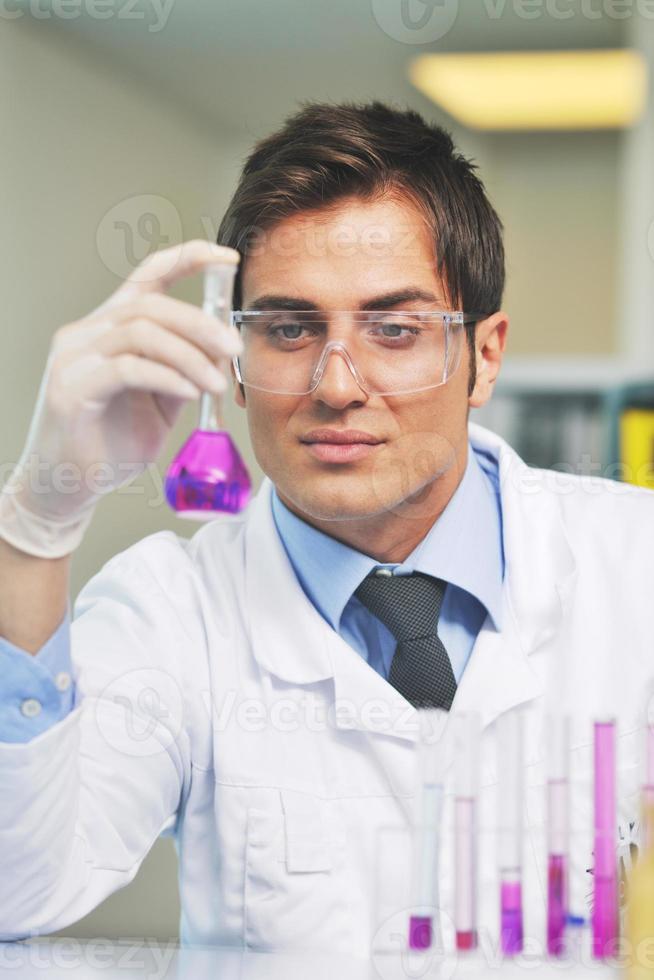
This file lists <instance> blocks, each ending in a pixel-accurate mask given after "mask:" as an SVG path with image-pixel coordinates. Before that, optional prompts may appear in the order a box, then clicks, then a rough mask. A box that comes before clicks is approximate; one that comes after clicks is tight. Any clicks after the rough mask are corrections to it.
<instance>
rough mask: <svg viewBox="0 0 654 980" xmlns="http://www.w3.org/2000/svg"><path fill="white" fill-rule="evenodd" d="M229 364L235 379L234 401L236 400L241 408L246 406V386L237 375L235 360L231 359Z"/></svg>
mask: <svg viewBox="0 0 654 980" xmlns="http://www.w3.org/2000/svg"><path fill="white" fill-rule="evenodd" d="M229 366H230V369H231V372H232V378H233V380H234V401H235V402H236V404H237V405H238V407H239V408H245V388H244V387H243V385H242V384H241V382H240V381H239V380H238V378H237V377H236V371H235V370H234V362H233V361H230V362H229Z"/></svg>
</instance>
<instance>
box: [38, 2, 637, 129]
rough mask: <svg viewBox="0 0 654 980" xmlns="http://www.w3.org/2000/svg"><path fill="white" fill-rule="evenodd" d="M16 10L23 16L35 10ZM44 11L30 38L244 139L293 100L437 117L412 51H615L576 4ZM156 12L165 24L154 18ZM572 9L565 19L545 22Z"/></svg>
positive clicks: (610, 34) (614, 36) (87, 5)
mask: <svg viewBox="0 0 654 980" xmlns="http://www.w3.org/2000/svg"><path fill="white" fill-rule="evenodd" d="M21 2H22V3H23V5H24V7H25V9H26V10H28V11H29V10H30V7H32V9H34V5H35V4H36V0H21ZM51 2H52V4H53V6H52V7H51V8H50V3H51ZM54 2H55V0H38V11H39V12H40V13H41V16H40V17H39V19H38V23H39V25H40V27H41V28H42V29H44V30H52V31H56V32H57V33H58V34H59V35H60V36H61V35H65V36H66V37H68V38H70V39H71V40H76V41H78V42H79V41H81V42H83V43H84V46H85V49H86V53H87V54H88V55H90V56H92V57H94V58H99V59H102V60H104V61H105V62H106V61H109V62H111V64H112V66H113V67H114V69H118V70H121V71H123V72H126V73H129V74H131V75H132V76H134V77H135V78H137V79H139V81H140V82H141V83H144V82H145V83H146V84H149V85H151V86H155V87H156V88H157V90H158V91H159V92H160V93H161V94H163V95H164V96H165V97H166V98H168V99H170V100H172V101H173V102H175V103H176V104H177V105H179V106H181V107H183V108H184V109H185V111H187V112H189V113H193V114H195V115H196V116H197V117H198V118H199V119H200V120H201V121H202V122H203V123H204V124H208V125H216V124H218V125H220V126H221V127H223V128H226V129H228V130H229V129H231V130H233V131H234V132H235V133H239V134H240V135H242V136H244V137H246V138H248V139H250V138H256V137H258V136H260V135H262V134H263V133H266V132H268V131H269V130H270V129H271V127H272V126H274V125H276V124H277V123H278V122H279V121H280V120H281V119H282V118H283V117H284V116H285V115H287V114H289V113H290V112H292V111H293V110H294V108H295V107H296V105H297V103H298V102H299V101H300V100H303V99H325V100H329V101H332V100H342V99H351V100H356V101H358V100H363V99H369V98H381V99H384V100H389V101H395V102H396V103H400V104H407V105H412V106H414V107H415V108H417V109H419V110H420V111H423V112H426V113H427V114H429V115H430V116H431V117H434V118H438V117H439V114H438V112H437V110H436V109H435V107H433V106H431V104H430V103H429V102H428V101H427V100H426V99H425V98H424V97H423V96H421V95H420V94H419V93H417V92H416V91H415V90H414V89H413V88H412V86H411V85H410V83H409V82H408V81H407V79H406V63H407V60H408V59H409V58H411V57H412V56H413V55H415V54H418V53H422V52H425V51H439V50H442V51H467V50H471V51H474V50H513V49H539V48H556V47H561V48H574V47H605V46H612V45H619V44H620V43H621V34H622V28H623V22H622V21H620V20H616V19H613V18H611V17H607V16H606V15H604V16H601V17H599V18H589V17H588V16H587V15H586V16H584V14H583V13H582V4H581V0H578V2H575V0H572V2H570V0H566V2H565V3H564V2H559V3H558V5H555V4H554V3H553V2H552V0H542V3H541V4H540V5H539V3H538V0H531V3H527V4H524V6H523V4H522V2H519V0H458V3H457V0H137V3H136V5H134V3H133V2H132V0H114V4H113V10H114V11H115V12H116V13H115V14H114V15H113V16H111V17H110V18H108V19H98V18H97V17H95V16H92V14H91V12H92V11H93V5H92V0H78V3H77V5H75V0H72V5H71V6H70V8H69V9H70V10H73V11H77V14H76V15H75V16H71V17H70V19H65V20H64V19H62V18H61V17H55V16H52V17H50V18H47V16H43V12H44V11H46V12H47V11H48V9H49V8H50V9H52V10H54V9H56V8H55V7H54ZM403 2H404V3H407V4H408V5H409V6H408V8H407V9H408V11H409V15H410V16H411V17H412V18H414V21H417V20H418V19H419V18H420V16H421V15H426V14H428V13H429V10H430V8H433V17H438V16H440V17H441V18H443V21H442V23H439V22H437V21H436V20H434V19H433V18H430V19H429V21H428V25H429V26H428V28H426V30H427V31H429V30H431V31H432V33H438V32H439V31H441V32H444V36H443V37H440V38H437V39H436V40H433V41H432V40H430V38H429V37H428V36H427V34H425V33H424V31H423V32H422V33H421V31H420V30H419V29H415V30H412V31H407V30H405V29H404V28H402V22H401V21H400V20H398V11H399V10H400V5H401V3H403ZM68 3H71V0H68ZM167 4H170V10H169V15H168V18H167V20H166V19H165V14H162V13H157V11H161V10H162V8H163V9H164V10H165V9H166V5H167ZM575 7H576V8H577V9H576V12H575V13H574V14H573V16H572V17H570V18H567V17H566V18H564V17H560V16H557V15H556V14H555V13H554V12H555V11H557V10H561V11H566V10H568V9H573V8H575ZM99 9H101V8H99ZM584 9H585V10H586V11H588V10H591V11H592V10H594V9H596V10H601V9H602V3H601V0H590V2H589V0H585V6H584ZM525 11H527V13H528V14H529V16H528V17H525V16H524V12H525ZM534 14H536V15H537V16H534ZM162 21H163V24H164V26H163V27H162V28H161V29H158V30H157V29H153V28H156V27H157V25H158V24H161V23H162ZM405 23H406V21H405ZM380 25H381V26H380ZM396 25H398V27H397V29H396ZM450 25H451V26H450ZM384 28H386V30H385V29H384ZM446 28H449V30H446ZM402 31H403V32H404V40H402V39H400V40H398V39H397V38H398V36H399V35H400V34H401V33H402ZM391 35H395V36H391ZM407 37H408V38H409V39H410V40H411V41H412V42H413V43H405V41H406V38H407ZM416 39H417V40H418V41H420V42H421V43H415V41H416Z"/></svg>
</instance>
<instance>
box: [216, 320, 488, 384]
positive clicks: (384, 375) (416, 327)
mask: <svg viewBox="0 0 654 980" xmlns="http://www.w3.org/2000/svg"><path fill="white" fill-rule="evenodd" d="M480 318H481V317H480V316H477V315H474V314H465V313H459V312H453V313H450V312H447V313H444V312H436V313H434V312H430V313H423V312H414V311H410V312H402V311H393V312H388V311H381V312H379V311H370V312H365V313H361V312H356V313H348V312H340V313H331V314H329V315H327V314H325V313H322V312H320V311H314V310H310V311H305V310H302V311H299V312H297V311H292V312H289V311H259V310H257V311H250V312H248V311H241V310H236V311H234V312H233V313H232V323H233V324H234V326H236V327H237V328H238V329H239V331H240V334H241V339H242V341H243V353H242V354H241V355H240V356H239V357H238V358H234V369H235V372H236V377H237V379H238V381H239V382H240V383H241V384H243V385H245V386H246V387H250V388H256V389H258V390H260V391H268V392H271V393H275V394H283V395H307V394H310V393H311V392H312V391H315V389H316V388H317V387H318V385H319V384H320V381H321V378H322V376H323V374H324V371H325V368H326V366H327V363H328V359H329V357H330V355H331V354H338V355H339V356H340V357H342V358H343V360H344V361H345V362H346V363H347V366H348V367H349V369H350V371H351V372H352V374H353V375H354V377H355V379H356V381H357V384H358V385H359V387H361V388H362V389H363V390H364V391H365V392H367V393H368V394H370V395H400V394H410V393H413V392H417V391H424V390H427V389H429V388H437V387H439V386H440V385H443V384H445V382H446V381H447V380H448V378H450V377H451V376H452V375H453V374H454V372H455V371H456V369H457V367H458V365H459V362H460V359H461V350H462V346H463V340H464V333H465V331H464V325H465V324H466V323H469V322H474V321H476V320H479V319H480ZM344 319H345V320H346V324H347V325H346V327H345V328H343V329H341V327H340V326H339V328H338V330H336V329H334V328H333V326H332V324H333V323H334V322H335V321H336V320H338V322H339V324H340V323H341V321H343V320H344Z"/></svg>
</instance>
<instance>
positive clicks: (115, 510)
mask: <svg viewBox="0 0 654 980" xmlns="http://www.w3.org/2000/svg"><path fill="white" fill-rule="evenodd" d="M217 97H218V95H217ZM0 132H2V134H3V136H4V140H5V145H4V147H3V151H2V153H1V154H0V174H1V179H0V187H1V188H2V193H3V214H4V218H3V222H2V225H1V227H0V256H1V257H2V268H3V271H4V273H5V275H4V281H3V325H2V348H1V349H2V355H1V356H2V363H1V373H2V384H1V386H0V447H1V453H2V457H1V458H2V462H3V463H6V462H7V461H12V460H15V459H16V458H17V456H18V454H19V452H20V449H21V447H22V444H23V440H24V437H25V432H26V429H27V425H28V422H29V418H30V416H31V412H32V406H33V403H34V399H35V395H36V391H37V387H38V383H39V380H40V377H41V373H42V369H43V365H44V361H45V357H46V352H47V349H48V344H49V338H50V335H51V333H52V331H53V330H54V329H56V327H57V326H58V325H60V324H62V323H65V322H67V321H69V320H71V319H74V318H77V317H79V316H81V315H83V314H84V313H85V312H86V311H88V310H90V309H92V308H93V307H94V306H95V305H97V304H98V303H99V302H100V301H101V300H102V299H103V298H104V297H105V296H106V295H107V294H108V293H109V292H111V291H112V290H113V289H114V288H115V287H116V284H117V282H118V278H117V276H116V274H115V273H114V272H112V271H111V268H110V267H119V266H120V263H121V261H122V260H123V259H124V238H123V239H122V240H121V237H120V235H116V234H114V233H112V231H111V220H112V219H111V216H110V219H111V220H110V219H107V218H106V217H105V216H106V215H107V213H108V212H109V211H110V210H111V209H112V208H113V207H114V206H116V205H117V204H119V203H120V202H123V205H122V210H121V211H119V212H116V215H117V216H118V218H121V217H123V218H124V217H125V215H127V216H131V217H132V218H136V217H137V216H138V214H139V208H142V202H140V200H139V196H140V195H157V196H159V197H161V198H163V199H164V200H165V202H166V201H167V202H168V205H169V206H166V208H164V209H163V210H162V211H161V218H162V220H163V225H162V229H161V230H162V232H163V233H164V234H166V233H168V231H170V230H171V229H173V230H174V222H173V225H172V226H171V228H169V227H168V225H167V224H166V222H167V220H168V217H167V215H168V214H169V212H170V211H171V208H172V212H171V213H172V215H173V217H174V215H175V213H176V214H177V215H178V217H179V220H180V221H181V237H183V238H191V237H196V236H204V237H206V235H207V234H209V233H210V231H211V230H212V229H214V228H215V227H216V226H217V222H218V220H219V217H220V214H221V213H222V210H223V209H224V206H225V204H226V202H227V199H228V196H229V194H230V191H231V189H232V186H233V182H234V179H235V177H236V173H237V169H238V164H239V160H240V159H241V158H242V155H243V153H244V152H245V151H246V148H247V145H248V142H249V139H248V138H246V135H245V134H239V133H231V134H230V133H228V134H225V133H217V132H216V133H214V132H207V127H206V126H205V125H203V124H202V121H201V120H200V119H199V118H194V117H193V115H192V114H189V112H188V110H187V109H185V108H182V107H181V106H179V107H176V106H174V105H172V106H171V105H168V106H166V105H164V104H163V102H162V101H161V100H160V98H159V97H158V95H157V93H156V92H155V91H152V90H149V89H148V88H146V87H144V86H143V84H141V83H140V82H139V81H137V80H136V79H133V78H131V77H129V76H126V75H125V74H124V73H121V72H118V71H117V70H115V69H114V68H113V67H112V66H111V65H110V64H105V63H103V62H102V61H98V59H97V56H95V55H94V54H93V53H92V52H90V51H88V50H86V49H85V48H83V47H82V46H80V45H79V44H71V43H69V42H68V41H67V40H66V39H64V40H62V39H61V38H59V37H56V38H53V37H52V36H51V35H48V34H44V33H43V32H42V28H41V27H40V25H38V24H37V25H34V24H31V23H30V22H29V21H27V20H26V19H23V20H21V21H17V22H4V23H3V24H2V30H1V31H0ZM616 145H617V140H616V138H615V137H613V136H595V137H586V136H583V137H582V136H565V137H563V136H562V137H554V138H551V137H539V138H538V139H533V138H530V137H524V136H523V137H512V138H504V137H503V138H493V139H489V138H483V137H476V136H472V135H470V134H468V135H463V136H462V148H463V149H464V150H466V151H467V152H473V153H474V154H475V155H477V156H478V159H479V162H480V164H481V165H482V175H483V176H484V177H485V178H486V179H487V182H488V186H489V190H490V192H491V195H492V197H493V198H494V200H495V203H496V205H497V207H498V210H499V211H500V214H501V215H502V217H503V219H504V221H505V224H506V229H507V245H508V249H509V287H508V292H507V307H508V309H509V311H510V312H511V314H512V316H513V320H514V329H513V335H512V342H511V349H512V351H513V352H515V353H541V352H543V353H544V352H549V353H566V352H572V351H589V350H594V351H596V352H610V351H611V350H612V349H613V348H614V345H615V341H616V338H615V336H614V329H613V304H614V298H613V293H614V279H615V275H614V266H615V252H614V248H615V246H614V234H613V231H614V227H613V226H614V221H615V206H616V205H615V186H614V185H615V163H616V159H615V158H616ZM124 202H127V203H126V204H125V203H124ZM158 206H159V205H158ZM146 210H147V208H146ZM114 217H115V216H114ZM203 219H204V222H203ZM99 232H100V238H99V239H98V233H99ZM141 244H143V243H141ZM179 295H182V296H184V297H186V298H192V299H197V298H198V290H197V284H196V285H195V286H194V288H188V289H185V290H183V291H181V292H180V293H179ZM227 419H228V423H229V425H230V427H231V429H232V431H233V432H234V433H235V435H236V438H237V440H238V441H239V444H240V445H241V446H242V447H243V448H244V449H246V455H248V453H247V439H246V434H245V425H244V420H243V417H242V415H241V414H240V412H239V411H238V410H237V409H234V408H231V407H230V408H228V411H227ZM192 423H193V418H192V417H191V415H190V414H189V413H187V414H186V415H185V416H184V417H183V418H182V420H181V421H180V424H179V425H178V426H177V429H176V431H175V432H174V433H173V435H172V437H171V440H170V443H169V446H168V449H167V452H166V454H165V457H164V458H163V459H162V461H161V465H160V467H159V477H157V474H156V471H153V472H151V473H148V474H146V476H145V477H144V478H142V479H141V480H140V481H138V483H137V484H136V490H139V489H140V492H136V493H134V492H132V493H129V494H128V493H122V494H115V495H114V496H112V497H111V498H109V499H108V500H106V501H104V502H103V503H102V504H101V506H100V508H99V512H98V517H97V520H96V521H95V523H94V525H93V526H92V528H91V530H90V532H89V534H88V536H87V538H86V540H85V542H84V545H83V547H82V548H81V549H80V551H79V553H78V555H77V556H76V559H75V566H74V578H73V593H74V594H76V593H77V591H78V590H79V588H80V587H81V585H82V584H83V583H84V582H85V581H87V579H88V578H89V577H90V576H91V575H92V574H93V573H94V572H95V571H96V570H97V569H98V568H99V567H100V566H101V565H102V564H103V562H104V561H106V559H107V558H109V557H110V556H111V555H112V554H114V553H116V552H117V551H120V550H122V549H124V548H125V547H127V546H128V545H129V544H130V543H132V542H133V541H135V540H138V539H139V538H141V537H143V536H144V535H146V534H148V533H150V532H153V531H156V530H159V529H161V528H166V527H167V528H174V529H176V530H177V531H178V532H179V533H181V534H183V535H189V534H190V533H192V531H193V529H194V527H195V525H192V526H189V525H187V524H184V523H183V522H181V521H179V520H176V519H175V518H174V517H173V516H172V514H171V512H170V511H169V510H168V508H167V507H166V506H165V505H164V504H163V503H162V502H161V493H160V490H161V488H160V475H161V473H162V472H163V471H164V470H165V465H166V463H167V461H168V460H169V459H170V457H171V455H172V453H173V452H174V450H175V448H176V447H177V446H178V445H179V443H180V442H181V440H182V438H183V437H184V436H185V435H186V433H187V432H188V431H189V429H190V427H191V425H192ZM248 458H249V461H250V463H252V460H251V457H249V456H248ZM132 489H134V488H132ZM175 873H176V867H175V857H174V852H173V849H172V844H171V842H170V841H165V842H159V843H158V844H157V845H156V846H155V848H154V849H153V851H152V852H151V854H150V855H149V856H148V858H147V859H146V861H145V863H144V866H143V868H142V870H141V872H140V874H139V876H138V877H137V880H136V881H135V882H134V883H133V884H132V885H131V886H129V887H128V888H127V889H126V890H123V891H122V892H119V893H117V894H116V895H114V896H113V897H111V898H110V899H109V900H108V901H107V902H106V903H105V904H104V905H103V906H102V907H101V908H100V909H98V910H97V911H96V912H95V913H93V914H92V915H91V916H89V917H88V918H87V919H86V920H85V921H84V922H82V923H80V924H78V925H76V926H74V927H71V928H70V929H68V930H66V931H67V932H68V934H74V935H78V936H81V935H95V936H97V935H120V936H129V935H147V936H152V937H160V938H166V937H168V936H171V935H174V934H175V931H176V929H177V915H178V907H177V896H176V887H175Z"/></svg>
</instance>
